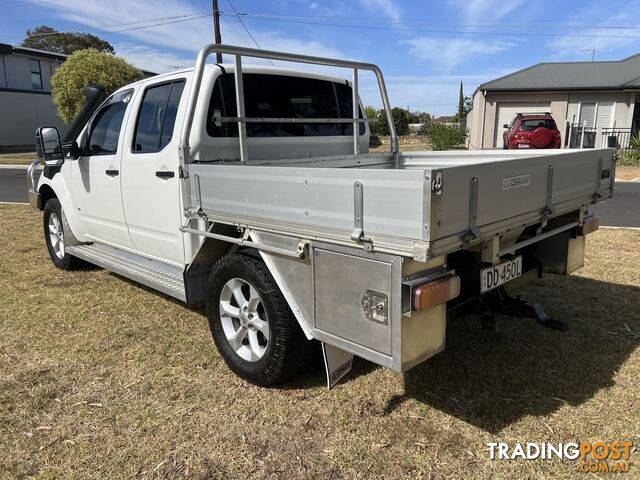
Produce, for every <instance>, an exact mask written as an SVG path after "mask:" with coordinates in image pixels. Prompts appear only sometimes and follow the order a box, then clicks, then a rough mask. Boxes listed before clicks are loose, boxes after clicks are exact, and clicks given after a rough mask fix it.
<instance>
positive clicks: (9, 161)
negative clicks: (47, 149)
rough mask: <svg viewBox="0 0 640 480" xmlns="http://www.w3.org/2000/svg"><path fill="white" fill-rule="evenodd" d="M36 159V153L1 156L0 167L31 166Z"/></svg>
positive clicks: (5, 154)
mask: <svg viewBox="0 0 640 480" xmlns="http://www.w3.org/2000/svg"><path fill="white" fill-rule="evenodd" d="M35 159H36V152H29V153H3V154H0V165H29V164H30V163H31V162H33V161H34V160H35Z"/></svg>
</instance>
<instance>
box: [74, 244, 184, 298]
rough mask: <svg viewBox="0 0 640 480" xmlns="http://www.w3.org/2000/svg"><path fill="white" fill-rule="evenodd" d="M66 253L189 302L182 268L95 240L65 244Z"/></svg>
mask: <svg viewBox="0 0 640 480" xmlns="http://www.w3.org/2000/svg"><path fill="white" fill-rule="evenodd" d="M65 250H66V252H67V253H69V254H70V255H73V256H74V257H78V258H81V259H82V260H85V261H87V262H89V263H92V264H94V265H97V266H99V267H102V268H104V269H105V270H109V271H110V272H113V273H117V274H118V275H122V276H123V277H126V278H128V279H130V280H133V281H134V282H138V283H141V284H142V285H145V286H147V287H150V288H153V289H154V290H158V291H160V292H162V293H164V294H166V295H169V296H171V297H174V298H177V299H178V300H182V301H183V302H186V301H187V296H186V292H185V286H184V277H183V272H182V269H180V268H178V267H173V266H171V265H167V264H165V263H162V262H158V261H157V260H150V259H148V258H145V257H142V256H140V255H136V254H134V253H129V252H125V251H123V250H119V249H117V248H113V247H109V246H107V245H101V244H98V243H94V244H91V245H77V246H69V247H66V249H65Z"/></svg>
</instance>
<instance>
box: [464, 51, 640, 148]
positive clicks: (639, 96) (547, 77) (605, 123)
mask: <svg viewBox="0 0 640 480" xmlns="http://www.w3.org/2000/svg"><path fill="white" fill-rule="evenodd" d="M539 112H550V113H551V114H552V116H553V118H554V119H555V121H556V123H557V124H558V128H559V129H560V132H561V134H562V145H565V146H579V145H577V144H580V143H581V142H582V144H583V145H584V146H598V147H599V146H606V138H605V137H606V136H607V135H611V134H615V135H617V136H618V137H619V139H620V142H626V143H627V144H628V139H629V136H630V134H631V132H632V131H633V132H636V131H637V130H638V129H640V54H637V55H634V56H631V57H629V58H625V59H623V60H618V61H607V62H557V63H539V64H537V65H534V66H532V67H529V68H525V69H523V70H519V71H517V72H514V73H512V74H509V75H506V76H504V77H500V78H497V79H495V80H491V81H489V82H486V83H483V84H482V85H480V86H479V87H478V88H477V90H476V91H475V93H474V96H473V110H472V111H471V112H470V113H469V116H468V118H469V122H468V125H469V148H472V149H487V148H502V146H503V145H502V133H503V131H504V128H503V125H504V124H508V123H510V122H511V120H512V119H513V118H514V117H515V115H516V114H517V113H539ZM583 131H584V132H586V141H585V136H583V135H581V133H582V132H583ZM576 133H577V134H578V135H576ZM570 134H571V135H570ZM569 136H570V137H571V138H568V137H569ZM623 146H624V145H623Z"/></svg>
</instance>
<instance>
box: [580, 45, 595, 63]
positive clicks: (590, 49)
mask: <svg viewBox="0 0 640 480" xmlns="http://www.w3.org/2000/svg"><path fill="white" fill-rule="evenodd" d="M580 52H581V53H587V52H591V61H592V62H595V61H596V49H595V48H586V49H584V50H580Z"/></svg>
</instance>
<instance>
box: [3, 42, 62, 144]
mask: <svg viewBox="0 0 640 480" xmlns="http://www.w3.org/2000/svg"><path fill="white" fill-rule="evenodd" d="M66 58H67V56H66V55H60V54H57V53H51V52H44V51H42V50H36V49H33V48H25V47H13V46H11V45H7V44H4V43H0V150H4V151H10V150H32V149H33V144H34V143H33V142H34V133H35V131H36V128H38V127H39V126H42V125H51V126H54V127H58V128H59V129H61V131H64V129H65V124H64V122H63V121H62V120H61V119H60V117H58V115H57V114H56V107H55V105H54V104H53V102H52V100H51V76H52V75H53V74H54V72H55V71H56V69H57V68H58V67H59V66H60V65H61V64H62V62H64V61H65V60H66Z"/></svg>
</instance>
